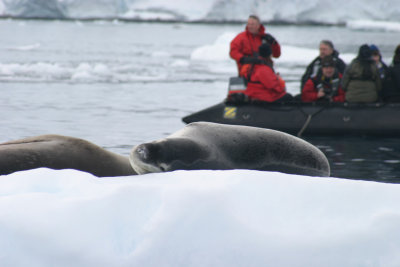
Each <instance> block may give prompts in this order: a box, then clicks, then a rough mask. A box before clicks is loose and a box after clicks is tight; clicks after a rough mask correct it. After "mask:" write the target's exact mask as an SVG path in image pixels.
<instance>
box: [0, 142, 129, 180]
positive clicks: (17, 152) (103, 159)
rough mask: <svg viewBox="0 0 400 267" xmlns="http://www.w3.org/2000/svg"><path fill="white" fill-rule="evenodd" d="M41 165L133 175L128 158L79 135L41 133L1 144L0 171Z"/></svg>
mask: <svg viewBox="0 0 400 267" xmlns="http://www.w3.org/2000/svg"><path fill="white" fill-rule="evenodd" d="M40 167H47V168H51V169H76V170H81V171H85V172H89V173H92V174H94V175H96V176H99V177H102V176H124V175H133V174H136V173H135V171H134V170H133V169H132V167H131V165H130V163H129V159H128V157H124V156H121V155H118V154H115V153H112V152H109V151H107V150H105V149H103V148H101V147H99V146H97V145H95V144H92V143H90V142H88V141H85V140H82V139H78V138H72V137H67V136H61V135H41V136H37V137H31V138H25V139H20V140H16V141H11V142H7V143H2V144H0V174H9V173H13V172H16V171H22V170H30V169H35V168H40Z"/></svg>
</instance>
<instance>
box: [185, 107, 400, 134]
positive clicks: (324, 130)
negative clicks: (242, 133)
mask: <svg viewBox="0 0 400 267" xmlns="http://www.w3.org/2000/svg"><path fill="white" fill-rule="evenodd" d="M182 120H183V121H184V122H185V123H190V122H196V121H209V122H216V123H223V124H234V125H247V126H255V127H261V128H269V129H275V130H279V131H283V132H287V133H290V134H293V135H302V134H304V135H374V136H397V137H400V103H372V104H353V103H302V102H293V103H285V104H282V103H257V104H253V103H252V104H234V105H233V104H225V103H220V104H217V105H214V106H212V107H209V108H206V109H204V110H201V111H199V112H196V113H193V114H191V115H189V116H186V117H184V118H183V119H182Z"/></svg>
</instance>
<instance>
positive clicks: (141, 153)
mask: <svg viewBox="0 0 400 267" xmlns="http://www.w3.org/2000/svg"><path fill="white" fill-rule="evenodd" d="M136 153H137V154H138V156H139V157H141V158H142V159H144V160H146V159H148V157H149V151H148V149H147V148H146V147H145V146H139V147H138V148H137V149H136Z"/></svg>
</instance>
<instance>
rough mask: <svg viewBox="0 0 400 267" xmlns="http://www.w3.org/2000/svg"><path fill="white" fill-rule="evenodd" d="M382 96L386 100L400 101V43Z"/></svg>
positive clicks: (387, 74) (385, 81)
mask: <svg viewBox="0 0 400 267" xmlns="http://www.w3.org/2000/svg"><path fill="white" fill-rule="evenodd" d="M382 98H383V101H385V102H400V45H398V46H397V47H396V50H395V51H394V56H393V62H392V64H391V65H390V66H389V68H388V69H387V72H386V76H385V80H384V82H383V92H382Z"/></svg>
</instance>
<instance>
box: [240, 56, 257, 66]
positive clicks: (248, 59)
mask: <svg viewBox="0 0 400 267" xmlns="http://www.w3.org/2000/svg"><path fill="white" fill-rule="evenodd" d="M239 62H240V64H260V63H261V59H259V58H256V57H246V56H244V57H242V58H241V59H240V60H239Z"/></svg>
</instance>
